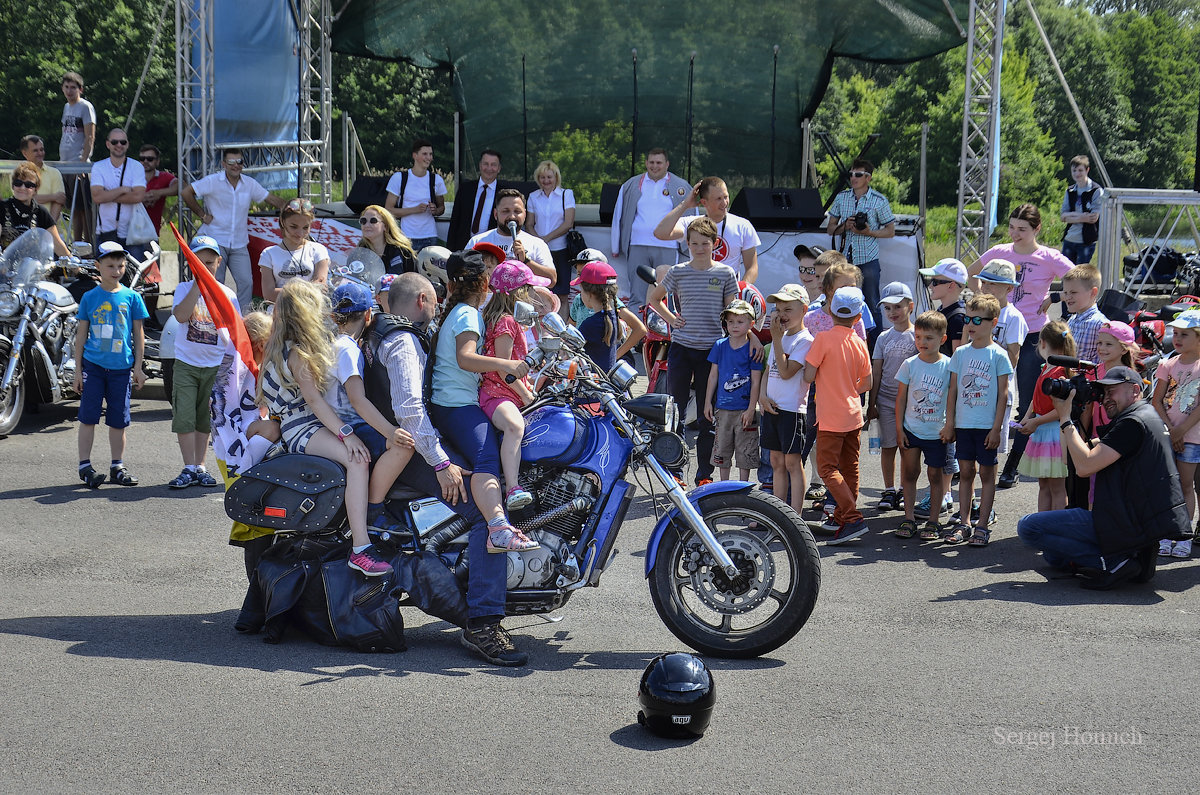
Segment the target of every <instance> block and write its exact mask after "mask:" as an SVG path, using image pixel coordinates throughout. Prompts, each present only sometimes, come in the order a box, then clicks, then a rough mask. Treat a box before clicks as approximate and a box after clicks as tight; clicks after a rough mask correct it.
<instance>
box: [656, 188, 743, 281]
mask: <svg viewBox="0 0 1200 795" xmlns="http://www.w3.org/2000/svg"><path fill="white" fill-rule="evenodd" d="M697 207H699V208H701V209H702V210H704V215H705V216H707V217H708V219H709V220H710V221H712V222H713V223H714V224H716V225H717V235H718V237H717V242H716V245H714V246H713V257H712V258H713V262H719V263H721V264H722V265H728V266H729V267H731V268H733V272H734V273H736V274H737V276H738V280H739V281H745V282H749V283H750V284H754V282H756V281H758V246H759V244H760V243H762V241H761V240H760V239H759V237H758V232H757V231H756V230H755V229H754V224H752V223H750V221H749V220H748V219H746V218H743V217H742V216H740V215H734V214H733V213H731V212H729V188H728V187H726V185H725V181H724V180H723V179H721V178H720V177H705V178H704V179H702V180H700V181H699V182H697V183H696V187H695V188H693V189H692V191H691V192H690V193H688V197H687V198H686V199H684V200H683V201H682V202H681V203H680V204H678V205H677V206H676V207H675V209H673V210H671V212H669V213H667V214H666V215H665V216H664V217H663V219H662V220H661V221H659V222H658V226H657V227H655V228H654V236H655V237H657V238H658V239H659V240H683V239H684V236H685V235H686V234H687V228H688V225H689V224H691V223H692V221H695V220H696V219H697V218H701V217H704V216H699V215H688V212H689V211H693V210H695V209H696V208H697Z"/></svg>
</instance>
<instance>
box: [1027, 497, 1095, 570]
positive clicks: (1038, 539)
mask: <svg viewBox="0 0 1200 795" xmlns="http://www.w3.org/2000/svg"><path fill="white" fill-rule="evenodd" d="M1017 536H1018V537H1019V538H1020V539H1021V540H1022V541H1024V542H1025V543H1026V544H1028V545H1029V546H1031V547H1033V548H1034V549H1040V550H1041V551H1042V557H1043V558H1044V559H1045V560H1046V562H1047V563H1049V564H1050V565H1051V566H1055V567H1058V568H1067V567H1068V566H1070V565H1071V564H1074V565H1076V566H1081V567H1084V568H1091V569H1104V568H1105V565H1104V558H1103V557H1101V556H1100V545H1099V543H1097V541H1096V530H1095V528H1094V526H1093V525H1092V512H1091V511H1086V510H1084V509H1083V508H1068V509H1067V510H1065V511H1042V512H1041V513H1031V514H1027V515H1026V516H1022V517H1021V519H1020V521H1018V522H1017ZM1113 562H1114V563H1115V562H1116V561H1113Z"/></svg>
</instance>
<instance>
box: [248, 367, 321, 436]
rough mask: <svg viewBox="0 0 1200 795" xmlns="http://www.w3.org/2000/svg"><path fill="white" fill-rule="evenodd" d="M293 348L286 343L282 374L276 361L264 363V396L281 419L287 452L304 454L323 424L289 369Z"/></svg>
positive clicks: (271, 412)
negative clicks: (289, 357)
mask: <svg viewBox="0 0 1200 795" xmlns="http://www.w3.org/2000/svg"><path fill="white" fill-rule="evenodd" d="M291 350H292V348H291V345H284V347H283V373H282V377H280V376H281V374H280V373H279V372H278V371H277V370H276V369H275V363H274V362H267V363H266V364H265V365H264V366H263V369H262V379H263V398H264V399H265V400H266V401H267V412H268V413H269V414H270V415H271V416H272V417H278V418H279V431H280V433H281V434H282V435H283V444H284V446H285V447H287V449H288V452H291V453H303V452H304V448H305V446H306V445H307V444H308V440H309V439H311V438H312V435H313V434H314V433H316V432H317V431H319V430H320V429H321V427H322V426H321V422H320V420H318V419H317V417H316V415H315V414H313V413H312V409H310V408H309V407H308V402H307V401H305V399H304V395H302V394H300V387H299V386H298V385H297V384H296V383H295V379H294V378H292V372H291V370H290V369H288V364H287V358H288V355H289V354H290V353H291Z"/></svg>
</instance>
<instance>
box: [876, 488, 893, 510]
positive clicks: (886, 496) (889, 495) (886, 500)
mask: <svg viewBox="0 0 1200 795" xmlns="http://www.w3.org/2000/svg"><path fill="white" fill-rule="evenodd" d="M896 497H897V494H896V490H895V489H884V490H883V493H882V494H880V495H879V502H878V503H876V505H875V508H876V509H877V510H880V511H894V510H896V502H897V500H896Z"/></svg>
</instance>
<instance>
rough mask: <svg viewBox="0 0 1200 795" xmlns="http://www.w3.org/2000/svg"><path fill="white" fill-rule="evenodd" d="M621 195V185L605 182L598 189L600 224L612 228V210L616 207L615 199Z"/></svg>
mask: <svg viewBox="0 0 1200 795" xmlns="http://www.w3.org/2000/svg"><path fill="white" fill-rule="evenodd" d="M620 195H621V183H618V182H605V183H604V185H602V186H601V187H600V223H601V224H604V225H605V226H612V219H613V210H614V209H615V208H616V206H617V197H618V196H620Z"/></svg>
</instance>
